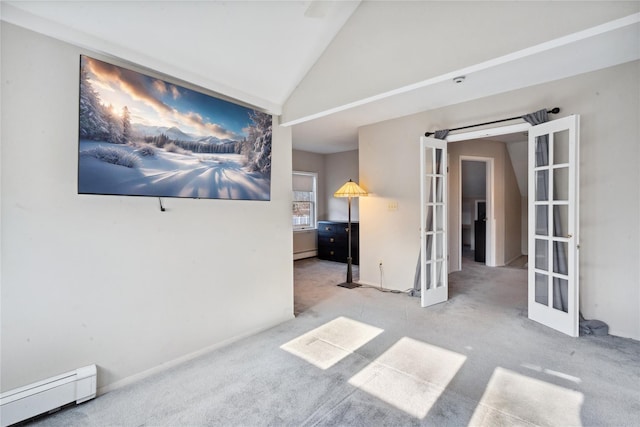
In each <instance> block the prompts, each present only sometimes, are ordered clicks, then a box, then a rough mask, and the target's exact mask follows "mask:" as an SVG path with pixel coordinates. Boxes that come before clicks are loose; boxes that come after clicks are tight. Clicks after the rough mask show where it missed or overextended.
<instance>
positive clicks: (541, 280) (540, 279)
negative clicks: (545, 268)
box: [535, 273, 549, 305]
mask: <svg viewBox="0 0 640 427" xmlns="http://www.w3.org/2000/svg"><path fill="white" fill-rule="evenodd" d="M535 287H536V290H535V294H536V297H535V298H536V302H537V303H540V304H544V305H549V276H547V275H546V274H542V273H536V284H535Z"/></svg>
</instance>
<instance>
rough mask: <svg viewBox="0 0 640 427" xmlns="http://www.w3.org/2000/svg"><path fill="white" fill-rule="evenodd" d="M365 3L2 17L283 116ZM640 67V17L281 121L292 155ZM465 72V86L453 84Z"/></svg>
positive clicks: (21, 5) (11, 11)
mask: <svg viewBox="0 0 640 427" xmlns="http://www.w3.org/2000/svg"><path fill="white" fill-rule="evenodd" d="M359 3H360V1H359V0H358V1H345V0H311V1H309V0H307V1H166V2H154V1H87V0H85V1H2V3H1V6H2V9H1V14H0V17H1V18H2V20H3V21H6V22H11V23H14V24H16V25H20V26H23V27H25V28H29V29H32V30H34V31H38V32H40V33H44V34H47V35H49V36H52V37H55V38H58V39H60V40H63V41H68V42H70V43H73V44H75V45H79V46H81V47H85V48H87V49H89V50H91V51H97V52H98V53H102V54H106V55H110V56H115V57H118V58H120V59H122V60H124V61H126V62H131V63H133V64H137V65H139V66H142V67H146V68H149V69H152V70H155V71H158V72H161V73H163V74H166V75H168V76H171V77H174V78H177V79H180V80H183V81H186V82H189V83H191V84H194V85H197V86H201V87H203V88H205V89H208V90H211V91H214V92H217V93H220V94H223V95H226V96H228V97H232V98H235V99H237V100H239V101H242V102H244V103H247V104H250V105H253V106H256V107H258V108H262V109H264V110H267V111H269V112H271V113H273V114H280V113H281V112H282V106H283V104H284V103H285V101H286V100H287V98H288V97H289V95H290V94H291V92H292V91H293V90H294V89H295V88H296V86H297V85H298V84H299V83H300V81H301V80H302V79H303V78H304V76H305V75H306V73H307V72H308V71H309V69H310V68H311V67H312V66H313V64H314V63H315V62H316V60H317V59H318V58H319V57H320V55H322V53H323V52H324V50H325V49H326V47H327V46H328V44H329V43H330V42H331V41H332V40H333V38H334V37H335V35H336V34H337V33H338V31H339V30H340V29H341V28H342V26H343V25H344V24H345V22H347V20H348V19H349V17H350V16H351V15H352V14H353V12H354V11H355V9H356V8H357V7H358V4H359ZM637 59H640V14H635V15H631V16H629V17H627V18H623V19H620V20H617V21H612V22H610V23H607V24H603V25H600V26H598V27H594V28H591V29H588V30H585V31H581V32H579V33H575V34H571V35H569V36H566V37H562V38H560V39H556V40H551V41H549V42H546V43H543V44H540V45H537V46H531V47H530V48H527V49H524V50H522V51H519V52H513V53H512V54H509V55H505V56H503V57H500V58H495V59H493V60H490V61H486V62H484V63H481V64H476V65H473V66H470V67H466V68H464V69H460V70H453V71H451V72H450V73H447V74H443V75H440V76H436V77H434V78H430V79H428V80H425V81H422V82H416V83H415V84H412V85H410V86H405V87H399V88H397V89H394V90H392V91H389V92H386V93H381V94H376V95H374V96H371V97H369V98H364V99H360V100H356V101H354V102H352V103H349V104H346V105H340V106H336V107H335V108H333V109H331V110H328V111H320V112H318V113H316V114H313V115H310V116H307V117H302V118H299V119H296V120H295V121H292V122H290V123H285V124H284V125H286V126H292V128H293V136H294V141H293V145H294V148H296V149H301V150H307V151H314V152H319V153H332V152H340V151H346V150H352V149H356V148H357V129H358V127H360V126H363V125H366V124H370V123H375V122H379V121H383V120H388V119H391V118H395V117H400V116H404V115H408V114H413V113H417V112H421V111H428V110H430V109H434V108H440V107H444V106H447V105H452V104H456V103H460V102H465V101H469V100H472V99H477V98H481V97H485V96H489V95H493V94H497V93H502V92H506V91H509V90H515V89H518V88H522V87H527V86H531V85H535V84H540V83H544V82H548V81H552V80H557V79H561V78H565V77H570V76H573V75H576V74H580V73H585V72H589V71H594V70H598V69H601V68H606V67H610V66H613V65H617V64H621V63H624V62H627V61H633V60H637ZM458 75H465V76H466V80H465V82H464V83H462V84H455V83H453V82H452V79H453V78H454V77H456V76H458Z"/></svg>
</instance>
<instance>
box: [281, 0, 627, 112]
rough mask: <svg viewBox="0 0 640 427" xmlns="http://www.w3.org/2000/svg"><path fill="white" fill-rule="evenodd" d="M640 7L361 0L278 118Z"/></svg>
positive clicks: (597, 3) (446, 69)
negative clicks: (281, 115)
mask: <svg viewBox="0 0 640 427" xmlns="http://www.w3.org/2000/svg"><path fill="white" fill-rule="evenodd" d="M637 11H638V2H620V1H581V2H578V1H569V2H567V1H533V2H531V1H528V2H524V1H474V2H470V1H456V2H454V1H363V2H362V3H361V4H360V5H359V6H358V8H357V9H356V11H355V12H354V13H353V15H352V16H351V17H350V18H349V20H348V21H347V23H346V24H345V26H344V27H343V28H342V29H341V30H340V32H339V33H338V34H337V35H336V37H335V38H334V40H333V41H332V42H331V44H329V46H328V47H327V49H326V50H325V52H324V53H323V55H322V56H321V57H320V58H319V60H318V61H317V62H316V63H315V64H314V66H313V67H312V68H311V70H310V71H309V73H308V74H307V75H306V76H305V78H304V79H303V80H302V81H301V82H300V84H299V85H298V86H297V88H296V90H295V91H294V92H293V93H292V95H291V96H290V97H289V99H288V100H287V103H286V105H285V107H284V110H283V111H284V112H283V121H290V120H294V119H297V118H300V117H304V116H307V115H311V114H314V113H317V112H319V111H325V110H328V109H331V108H334V107H338V106H341V105H345V104H348V103H350V102H354V101H358V100H361V99H365V98H367V97H370V96H375V95H379V94H380V93H383V92H386V91H390V90H393V89H397V88H399V87H402V86H405V85H409V84H413V83H417V82H420V81H424V80H427V79H429V78H432V77H435V76H439V75H441V74H444V73H447V72H452V71H453V70H457V69H461V68H463V67H466V66H469V65H473V64H477V63H480V62H482V61H486V60H489V59H493V58H496V57H499V56H501V55H506V54H509V53H512V52H515V51H517V50H519V49H524V48H527V47H530V46H533V45H536V44H538V43H542V42H545V41H548V40H552V39H555V38H558V37H561V36H564V35H567V34H571V33H574V32H576V31H580V30H584V29H587V28H591V27H593V26H595V25H598V24H601V23H604V22H607V21H611V20H613V19H616V18H621V17H623V16H627V15H630V14H632V13H635V12H637Z"/></svg>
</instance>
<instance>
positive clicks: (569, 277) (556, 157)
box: [528, 116, 580, 337]
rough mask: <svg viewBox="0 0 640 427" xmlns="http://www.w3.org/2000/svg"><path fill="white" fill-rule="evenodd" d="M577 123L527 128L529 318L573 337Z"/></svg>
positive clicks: (575, 320)
mask: <svg viewBox="0 0 640 427" xmlns="http://www.w3.org/2000/svg"><path fill="white" fill-rule="evenodd" d="M579 124H580V117H579V116H569V117H565V118H562V119H558V120H553V121H550V122H547V123H543V124H540V125H537V126H533V127H531V128H530V129H529V267H528V271H529V278H528V282H529V285H528V288H529V296H528V308H529V319H531V320H535V321H536V322H539V323H542V324H543V325H546V326H549V327H551V328H553V329H556V330H558V331H560V332H563V333H565V334H567V335H571V336H574V337H575V336H578V325H579V323H578V316H579V301H578V298H579V287H578V249H579V239H578V236H579V235H578V231H579V230H578V196H579V194H578V192H579V186H578V177H579V175H578V173H579V171H578V167H579V163H578V159H579V153H578V148H579V144H578V142H579V135H578V132H579V128H580V127H579ZM532 257H533V259H531V258H532Z"/></svg>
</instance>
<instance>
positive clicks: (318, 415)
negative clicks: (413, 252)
mask: <svg viewBox="0 0 640 427" xmlns="http://www.w3.org/2000/svg"><path fill="white" fill-rule="evenodd" d="M345 269H346V267H345V265H344V264H337V263H332V262H327V261H319V260H317V259H308V260H301V261H296V263H295V311H296V313H297V317H296V318H295V319H293V320H291V321H289V322H286V323H283V324H281V325H279V326H277V327H275V328H272V329H270V330H268V331H265V332H263V333H260V334H257V335H255V336H252V337H250V338H247V339H244V340H242V341H239V342H236V343H234V344H232V345H229V346H227V347H225V348H222V349H219V350H215V351H212V352H211V353H208V354H206V355H204V356H201V357H199V358H197V359H194V360H192V361H190V362H187V363H184V364H183V365H180V366H178V367H177V368H174V369H171V370H168V371H166V372H164V373H162V374H158V375H155V376H153V377H150V378H147V379H145V380H142V381H140V382H137V383H135V384H132V385H130V386H127V387H123V388H120V389H118V390H115V391H112V392H110V393H107V394H105V395H103V396H100V397H98V398H96V399H94V400H92V401H89V402H86V403H84V404H81V405H78V406H74V407H70V408H68V409H64V410H62V411H59V412H57V413H55V414H52V415H50V416H47V417H46V418H41V419H39V420H37V421H36V422H34V423H33V424H34V425H43V426H142V425H153V426H156V425H157V426H205V425H207V426H312V425H321V426H336V425H340V426H411V425H433V426H466V425H487V426H496V425H549V426H568V425H585V426H633V425H635V426H637V425H639V424H640V415H639V414H640V342H638V341H633V340H628V339H622V338H617V337H612V336H608V337H582V338H570V337H567V336H565V335H562V334H560V333H558V332H555V331H553V330H550V329H548V328H546V327H544V326H541V325H539V324H536V323H534V322H531V321H530V320H528V319H527V307H526V270H522V269H512V268H488V267H485V266H484V265H481V264H477V263H473V262H470V261H464V267H463V271H461V272H458V273H453V274H451V275H450V279H449V280H450V291H449V296H450V298H449V301H448V302H446V303H443V304H439V305H436V306H433V307H430V308H426V309H423V308H420V307H419V300H418V299H417V298H412V297H409V296H407V295H405V294H394V293H383V292H379V291H377V290H374V289H371V288H358V289H353V290H349V289H344V288H339V287H336V286H335V284H337V283H339V282H341V281H343V280H344V274H345ZM354 274H355V276H356V277H357V269H356V271H355V272H354ZM410 286H411V284H409V285H408V286H407V287H410Z"/></svg>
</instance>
